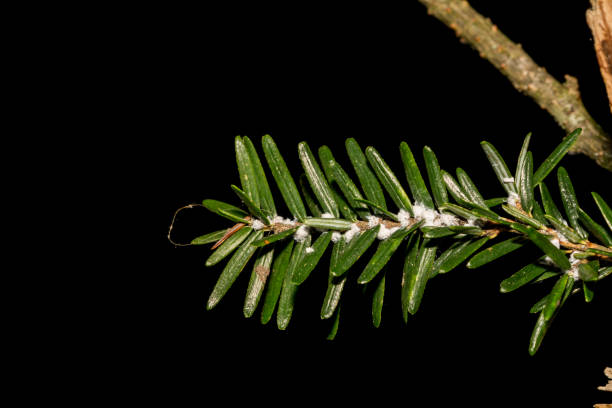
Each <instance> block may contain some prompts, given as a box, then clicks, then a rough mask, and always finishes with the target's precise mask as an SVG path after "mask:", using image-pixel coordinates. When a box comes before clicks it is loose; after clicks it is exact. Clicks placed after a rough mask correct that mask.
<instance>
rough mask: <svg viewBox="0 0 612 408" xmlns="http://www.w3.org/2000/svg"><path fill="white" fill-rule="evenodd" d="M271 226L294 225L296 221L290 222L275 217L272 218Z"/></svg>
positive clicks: (286, 219)
mask: <svg viewBox="0 0 612 408" xmlns="http://www.w3.org/2000/svg"><path fill="white" fill-rule="evenodd" d="M272 224H287V225H295V224H296V220H290V219H289V218H283V217H281V216H280V215H276V216H274V218H272Z"/></svg>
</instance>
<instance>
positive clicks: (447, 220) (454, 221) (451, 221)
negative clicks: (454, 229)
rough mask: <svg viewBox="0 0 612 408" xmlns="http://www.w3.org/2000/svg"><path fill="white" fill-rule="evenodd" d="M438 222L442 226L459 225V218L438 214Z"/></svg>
mask: <svg viewBox="0 0 612 408" xmlns="http://www.w3.org/2000/svg"><path fill="white" fill-rule="evenodd" d="M440 221H441V222H442V225H444V226H450V225H459V218H457V217H455V216H454V215H453V214H444V213H442V214H440Z"/></svg>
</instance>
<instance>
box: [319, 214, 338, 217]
mask: <svg viewBox="0 0 612 408" xmlns="http://www.w3.org/2000/svg"><path fill="white" fill-rule="evenodd" d="M321 218H336V217H334V216H333V215H332V214H330V213H323V214H321Z"/></svg>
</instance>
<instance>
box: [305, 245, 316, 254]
mask: <svg viewBox="0 0 612 408" xmlns="http://www.w3.org/2000/svg"><path fill="white" fill-rule="evenodd" d="M304 252H306V253H307V254H312V253H313V252H314V248H313V247H311V246H310V247H308V248H306V249H305V250H304Z"/></svg>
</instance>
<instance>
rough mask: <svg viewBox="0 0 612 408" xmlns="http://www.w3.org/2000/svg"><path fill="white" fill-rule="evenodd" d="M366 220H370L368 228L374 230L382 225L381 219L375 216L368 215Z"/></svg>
mask: <svg viewBox="0 0 612 408" xmlns="http://www.w3.org/2000/svg"><path fill="white" fill-rule="evenodd" d="M366 218H367V219H368V227H370V228H374V227H375V226H377V225H378V224H380V218H378V217H375V216H373V215H368V216H367V217H366Z"/></svg>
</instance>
